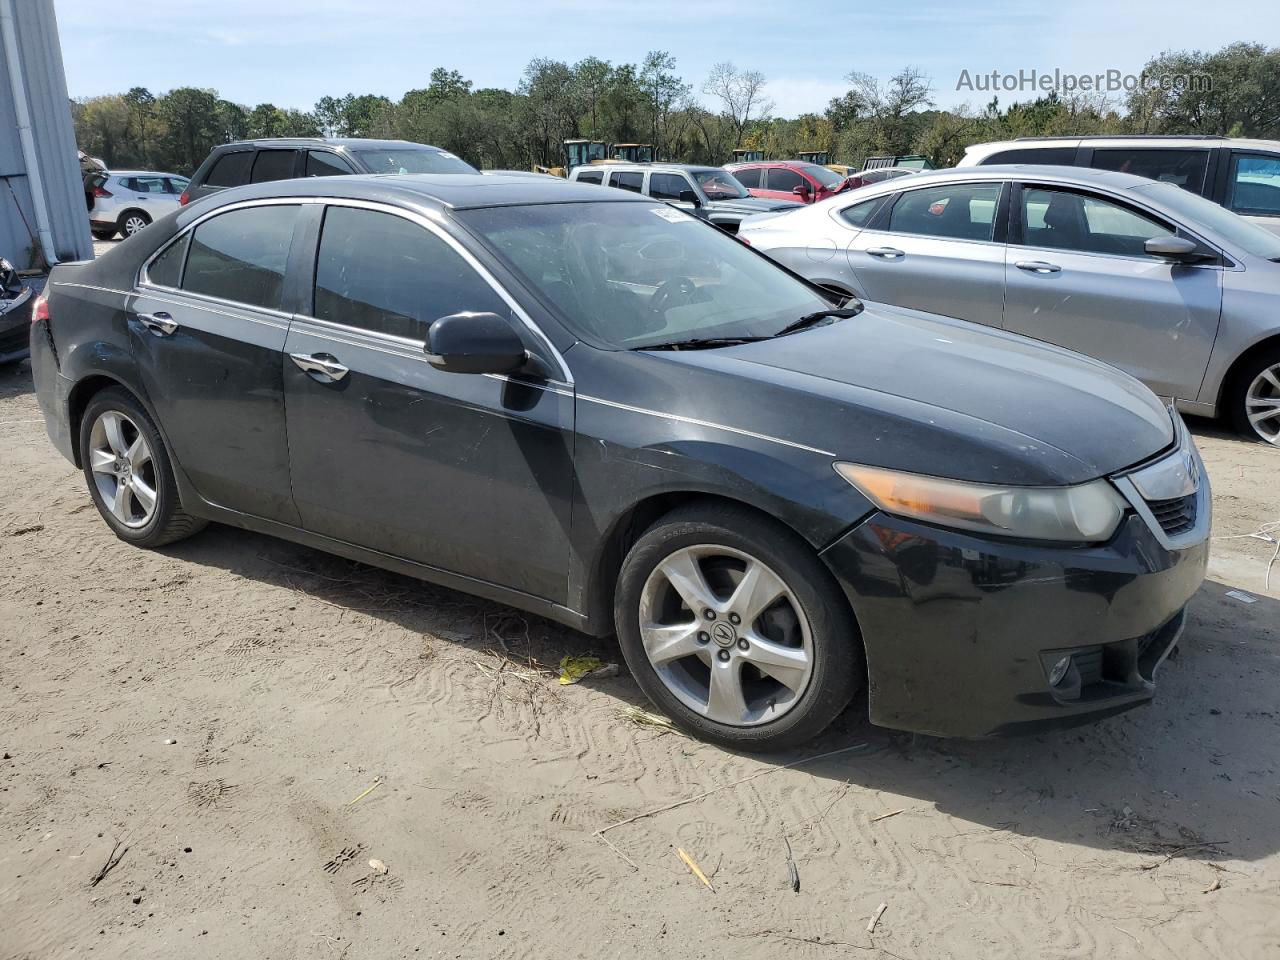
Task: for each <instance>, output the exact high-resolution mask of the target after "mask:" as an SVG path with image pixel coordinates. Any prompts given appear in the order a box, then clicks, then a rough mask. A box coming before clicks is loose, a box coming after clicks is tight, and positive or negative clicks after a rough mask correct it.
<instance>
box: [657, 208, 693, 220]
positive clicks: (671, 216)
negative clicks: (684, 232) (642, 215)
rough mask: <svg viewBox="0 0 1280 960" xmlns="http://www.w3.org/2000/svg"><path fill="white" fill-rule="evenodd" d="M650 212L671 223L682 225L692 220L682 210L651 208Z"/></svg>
mask: <svg viewBox="0 0 1280 960" xmlns="http://www.w3.org/2000/svg"><path fill="white" fill-rule="evenodd" d="M651 212H652V213H655V214H657V215H658V216H659V217H661V218H662V219H663V220H667V221H669V222H671V223H684V222H686V221H690V220H692V219H693V217H691V216H689V215H688V214H687V213H685V212H684V211H683V210H676V209H674V208H672V207H653V208H652V210H651Z"/></svg>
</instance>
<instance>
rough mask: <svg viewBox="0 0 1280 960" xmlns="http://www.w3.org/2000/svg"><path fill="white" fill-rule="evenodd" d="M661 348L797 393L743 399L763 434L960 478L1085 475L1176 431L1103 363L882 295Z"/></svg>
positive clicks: (1131, 382)
mask: <svg viewBox="0 0 1280 960" xmlns="http://www.w3.org/2000/svg"><path fill="white" fill-rule="evenodd" d="M664 356H667V357H670V358H671V359H672V360H674V361H675V362H677V363H683V364H688V365H690V366H695V367H701V368H704V369H706V370H707V371H708V372H710V371H712V370H715V371H718V372H720V373H725V374H738V375H739V376H743V377H748V378H751V379H754V380H757V381H764V383H763V384H762V386H763V387H765V388H766V392H772V391H783V392H784V393H801V394H805V395H807V396H805V397H803V398H796V399H797V400H799V401H801V402H787V400H786V399H784V398H782V397H777V398H769V397H767V396H766V397H761V398H760V401H759V404H758V405H757V404H753V405H752V406H753V407H754V409H755V410H756V411H758V412H759V415H760V417H761V421H762V423H764V426H761V427H759V428H758V429H761V430H762V431H763V432H766V433H770V434H771V435H774V436H781V437H786V438H788V439H792V440H795V441H799V442H803V443H805V444H810V445H812V446H815V447H819V448H821V449H824V450H830V451H832V452H833V453H834V454H835V456H836V458H837V459H843V460H850V461H854V462H857V463H864V464H868V465H871V466H882V467H888V468H891V469H898V470H907V471H911V472H915V473H923V474H930V475H934V476H946V477H951V478H953V479H957V480H973V481H977V482H985V483H1009V484H1024V485H1041V484H1044V485H1056V484H1074V483H1083V482H1085V481H1087V480H1092V479H1094V478H1096V477H1099V476H1105V475H1108V474H1112V473H1115V472H1117V471H1119V470H1122V469H1124V468H1125V467H1128V466H1131V465H1133V464H1135V463H1138V462H1139V461H1142V460H1145V459H1147V458H1148V457H1151V456H1152V455H1154V454H1156V453H1158V452H1159V451H1161V450H1163V449H1164V448H1166V447H1168V446H1169V445H1170V444H1171V443H1172V442H1173V439H1174V432H1173V422H1172V420H1171V418H1170V413H1169V411H1168V409H1167V408H1166V407H1165V406H1164V405H1163V404H1162V403H1161V402H1160V400H1159V399H1158V398H1157V397H1156V395H1155V394H1153V393H1152V392H1151V391H1150V390H1148V389H1147V388H1146V387H1145V386H1143V385H1142V384H1141V383H1139V382H1138V381H1137V380H1135V379H1133V378H1132V377H1130V376H1128V375H1127V374H1124V373H1122V372H1120V371H1119V370H1116V369H1115V368H1114V367H1110V366H1107V365H1106V364H1103V363H1099V362H1098V361H1096V360H1091V359H1089V358H1087V357H1083V356H1080V355H1079V354H1075V353H1071V352H1070V351H1067V350H1062V349H1060V348H1058V347H1054V346H1050V345H1047V344H1043V343H1040V342H1038V341H1034V340H1029V339H1027V338H1024V337H1020V336H1016V335H1013V334H1009V333H1005V332H1003V331H999V330H992V329H990V328H987V327H982V326H978V325H976V324H970V323H966V322H964V321H960V320H950V319H946V318H942V317H935V316H933V315H931V314H924V313H919V312H916V311H911V310H903V309H900V308H896V307H889V306H886V305H883V304H868V305H867V309H865V310H864V311H863V312H862V313H860V314H858V315H857V316H856V317H851V318H849V319H845V320H839V321H836V322H835V323H832V324H830V325H828V326H824V327H817V328H812V329H809V330H805V331H801V332H799V333H796V334H792V335H789V336H785V337H777V338H774V339H772V340H765V341H760V342H757V343H749V344H743V345H741V346H737V347H732V348H729V349H723V350H698V351H683V352H677V353H668V354H664ZM741 426H744V427H748V428H752V429H757V428H756V427H755V426H754V425H753V424H752V423H743V424H741ZM765 426H767V427H768V429H765Z"/></svg>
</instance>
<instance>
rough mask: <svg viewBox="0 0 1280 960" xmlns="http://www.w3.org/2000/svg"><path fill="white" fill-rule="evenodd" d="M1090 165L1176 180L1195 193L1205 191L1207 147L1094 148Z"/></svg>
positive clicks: (1181, 185)
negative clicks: (1168, 148) (1174, 148)
mask: <svg viewBox="0 0 1280 960" xmlns="http://www.w3.org/2000/svg"><path fill="white" fill-rule="evenodd" d="M1089 166H1091V167H1096V168H1097V169H1099V170H1117V171H1119V172H1120V173H1132V174H1135V175H1136V176H1139V177H1150V178H1151V179H1152V180H1160V181H1163V182H1164V183H1176V184H1177V185H1178V186H1180V187H1184V188H1186V189H1187V190H1190V191H1191V192H1192V193H1204V172H1205V170H1206V169H1208V166H1209V151H1208V150H1095V151H1093V159H1092V160H1091V161H1090V162H1089Z"/></svg>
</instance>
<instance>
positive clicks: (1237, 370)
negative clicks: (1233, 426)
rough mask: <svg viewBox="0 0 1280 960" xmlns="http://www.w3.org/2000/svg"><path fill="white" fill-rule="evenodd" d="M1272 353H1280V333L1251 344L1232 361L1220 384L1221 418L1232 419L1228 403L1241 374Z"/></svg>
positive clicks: (1218, 403) (1218, 398)
mask: <svg viewBox="0 0 1280 960" xmlns="http://www.w3.org/2000/svg"><path fill="white" fill-rule="evenodd" d="M1272 351H1280V333H1272V334H1270V335H1269V336H1265V337H1263V338H1262V339H1261V340H1258V341H1256V342H1255V343H1252V344H1250V345H1249V346H1248V347H1247V348H1245V349H1244V350H1243V351H1242V352H1241V353H1240V355H1239V356H1238V357H1236V358H1235V359H1234V360H1232V361H1231V365H1230V366H1229V367H1227V371H1226V373H1224V374H1223V376H1222V382H1221V383H1219V384H1218V393H1217V397H1216V409H1217V414H1218V416H1220V417H1230V416H1231V411H1230V410H1228V408H1227V403H1228V401H1229V400H1230V399H1231V393H1232V391H1233V390H1234V389H1235V388H1236V386H1237V384H1238V381H1239V378H1240V376H1241V373H1242V372H1243V371H1244V370H1245V369H1247V368H1248V366H1249V364H1250V363H1252V362H1253V361H1254V360H1255V359H1256V358H1257V357H1259V356H1261V355H1263V354H1266V353H1271V352H1272Z"/></svg>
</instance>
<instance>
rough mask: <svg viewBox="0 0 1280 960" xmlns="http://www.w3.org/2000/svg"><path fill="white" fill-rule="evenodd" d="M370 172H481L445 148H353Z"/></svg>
mask: <svg viewBox="0 0 1280 960" xmlns="http://www.w3.org/2000/svg"><path fill="white" fill-rule="evenodd" d="M352 153H354V154H355V155H356V156H357V157H359V158H360V160H361V161H362V162H363V163H364V165H365V166H366V167H368V168H369V172H370V173H479V172H480V171H479V170H477V169H476V168H475V167H473V166H471V164H469V163H467V162H466V161H465V160H461V159H459V158H458V157H455V156H454V155H453V154H452V153H446V152H445V151H444V150H423V149H421V148H417V147H404V148H400V147H393V148H391V149H388V150H353V151H352Z"/></svg>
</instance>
